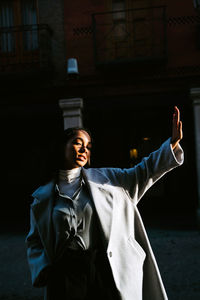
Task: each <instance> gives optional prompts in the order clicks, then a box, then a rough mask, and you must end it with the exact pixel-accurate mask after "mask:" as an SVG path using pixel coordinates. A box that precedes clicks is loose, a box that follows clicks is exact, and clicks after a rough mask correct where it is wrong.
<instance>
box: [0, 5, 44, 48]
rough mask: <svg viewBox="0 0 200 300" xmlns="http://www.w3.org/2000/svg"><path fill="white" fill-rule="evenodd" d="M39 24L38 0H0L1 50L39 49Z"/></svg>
mask: <svg viewBox="0 0 200 300" xmlns="http://www.w3.org/2000/svg"><path fill="white" fill-rule="evenodd" d="M37 24H38V21H37V1H36V0H7V1H5V0H3V1H0V29H1V31H0V34H1V35H0V52H1V53H12V52H15V53H16V52H17V50H18V49H19V47H20V48H21V49H23V51H33V50H36V49H38V30H37ZM19 26H22V27H21V28H19Z"/></svg>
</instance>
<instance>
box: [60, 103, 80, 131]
mask: <svg viewBox="0 0 200 300" xmlns="http://www.w3.org/2000/svg"><path fill="white" fill-rule="evenodd" d="M59 106H60V108H61V109H62V111H63V118H64V129H67V128H69V127H82V125H83V122H82V108H83V99H82V98H71V99H61V100H59Z"/></svg>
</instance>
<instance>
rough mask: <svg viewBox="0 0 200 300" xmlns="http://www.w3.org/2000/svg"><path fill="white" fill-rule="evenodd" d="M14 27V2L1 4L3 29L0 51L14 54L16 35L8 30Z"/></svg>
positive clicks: (0, 25) (0, 13)
mask: <svg viewBox="0 0 200 300" xmlns="http://www.w3.org/2000/svg"><path fill="white" fill-rule="evenodd" d="M13 26H14V13H13V6H12V1H3V2H0V27H1V28H2V34H1V39H0V51H1V52H3V53H5V52H12V51H14V46H15V42H14V35H13V33H11V32H8V28H10V27H13Z"/></svg>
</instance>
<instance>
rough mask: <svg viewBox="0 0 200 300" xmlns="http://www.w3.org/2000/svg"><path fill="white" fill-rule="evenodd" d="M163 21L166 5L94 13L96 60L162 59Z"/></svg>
mask: <svg viewBox="0 0 200 300" xmlns="http://www.w3.org/2000/svg"><path fill="white" fill-rule="evenodd" d="M166 23H167V22H166V7H165V6H158V7H148V8H137V9H128V10H118V11H110V12H103V13H95V14H93V15H92V24H93V45H94V58H95V63H96V64H97V65H101V64H111V63H123V62H130V61H132V62H138V61H145V60H147V61H149V60H160V59H165V58H166V57H167V31H166V25H167V24H166Z"/></svg>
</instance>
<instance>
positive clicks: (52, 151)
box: [40, 127, 92, 184]
mask: <svg viewBox="0 0 200 300" xmlns="http://www.w3.org/2000/svg"><path fill="white" fill-rule="evenodd" d="M79 130H81V131H85V132H87V134H88V135H89V136H90V138H91V140H92V137H91V133H90V131H89V130H88V129H86V128H84V127H70V128H67V129H65V130H63V132H61V133H60V134H58V136H57V137H55V138H53V139H52V141H51V142H50V145H49V149H48V154H47V153H46V154H45V157H44V159H43V165H42V166H41V180H40V183H41V184H45V183H47V182H49V181H50V180H52V179H55V180H57V175H58V170H59V169H61V168H62V167H63V165H64V149H65V145H66V144H67V143H68V142H69V140H70V139H71V138H73V137H74V136H75V135H76V133H77V131H79Z"/></svg>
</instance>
